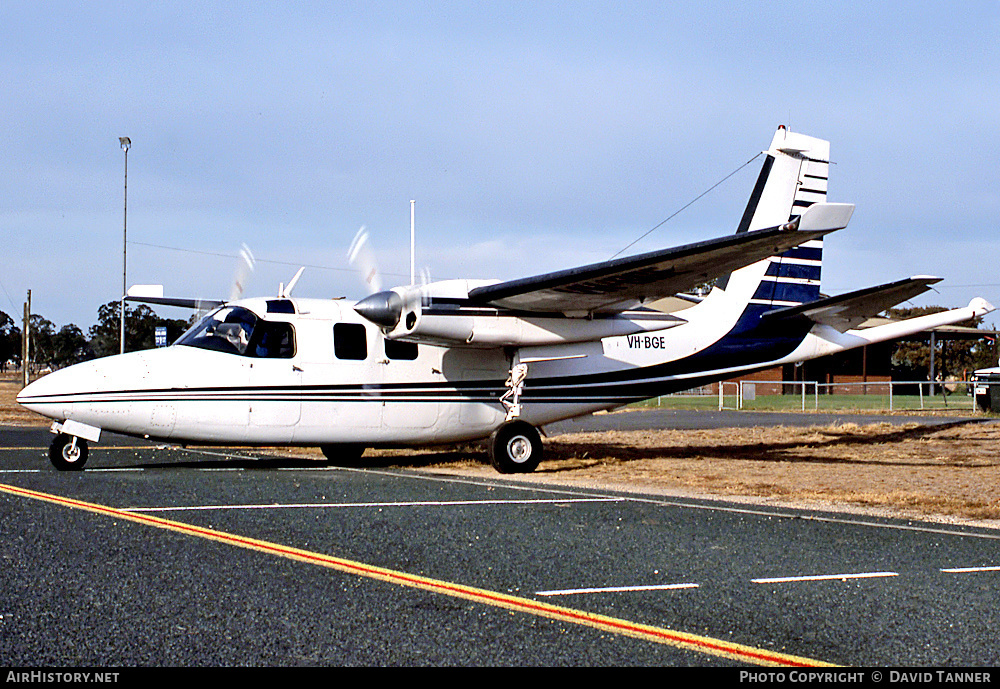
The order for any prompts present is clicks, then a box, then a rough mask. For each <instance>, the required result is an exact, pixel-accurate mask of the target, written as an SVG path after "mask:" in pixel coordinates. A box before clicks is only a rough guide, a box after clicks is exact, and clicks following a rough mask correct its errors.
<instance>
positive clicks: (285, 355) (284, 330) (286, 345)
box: [247, 321, 295, 359]
mask: <svg viewBox="0 0 1000 689" xmlns="http://www.w3.org/2000/svg"><path fill="white" fill-rule="evenodd" d="M247 356H253V357H258V358H261V359H291V358H292V357H293V356H295V331H294V329H293V328H292V324H291V323H281V322H271V321H258V322H257V327H256V328H254V331H253V337H252V338H251V340H250V346H249V347H248V348H247Z"/></svg>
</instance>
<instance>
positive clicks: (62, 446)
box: [49, 433, 88, 471]
mask: <svg viewBox="0 0 1000 689" xmlns="http://www.w3.org/2000/svg"><path fill="white" fill-rule="evenodd" d="M87 454H88V452H87V441H86V440H84V439H83V438H77V437H76V436H75V435H68V434H66V433H60V434H59V435H57V436H56V437H55V438H54V439H53V440H52V444H51V445H49V460H50V461H51V462H52V466H54V467H55V468H56V469H58V470H59V471H82V470H83V465H84V464H86V463H87Z"/></svg>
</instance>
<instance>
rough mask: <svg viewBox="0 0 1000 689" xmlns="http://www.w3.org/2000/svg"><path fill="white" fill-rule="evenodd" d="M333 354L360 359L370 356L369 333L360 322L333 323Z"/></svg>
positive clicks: (344, 357) (342, 357)
mask: <svg viewBox="0 0 1000 689" xmlns="http://www.w3.org/2000/svg"><path fill="white" fill-rule="evenodd" d="M333 355H334V356H335V357H337V358H338V359H353V360H356V361H360V360H363V359H367V358H368V334H367V332H366V331H365V326H363V325H361V324H360V323H334V324H333Z"/></svg>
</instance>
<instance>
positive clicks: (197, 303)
mask: <svg viewBox="0 0 1000 689" xmlns="http://www.w3.org/2000/svg"><path fill="white" fill-rule="evenodd" d="M125 301H131V302H137V303H140V304H157V305H159V306H179V307H181V308H184V309H194V310H196V311H206V310H208V309H214V308H216V307H218V306H222V305H223V304H225V303H226V302H225V301H223V300H219V299H185V298H183V297H144V296H132V295H129V296H127V297H125Z"/></svg>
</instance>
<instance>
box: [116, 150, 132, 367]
mask: <svg viewBox="0 0 1000 689" xmlns="http://www.w3.org/2000/svg"><path fill="white" fill-rule="evenodd" d="M118 141H119V143H121V145H122V150H123V151H125V211H124V218H123V220H122V313H121V318H122V339H121V353H122V354H124V353H125V294H126V292H127V291H128V283H127V282H126V277H125V269H126V266H127V265H128V263H127V260H126V257H127V255H128V149H129V147H130V146H131V145H132V141H131V140H130V139H129V138H128V137H127V136H120V137H118Z"/></svg>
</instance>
